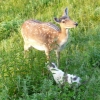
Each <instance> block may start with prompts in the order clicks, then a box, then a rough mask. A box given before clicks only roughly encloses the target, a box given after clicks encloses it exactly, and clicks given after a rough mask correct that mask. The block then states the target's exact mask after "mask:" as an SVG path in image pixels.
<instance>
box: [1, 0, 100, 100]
mask: <svg viewBox="0 0 100 100" xmlns="http://www.w3.org/2000/svg"><path fill="white" fill-rule="evenodd" d="M66 7H68V9H69V16H70V17H71V19H73V20H75V21H77V22H78V23H79V25H78V27H77V28H75V29H71V30H70V35H69V40H68V43H67V46H66V48H65V49H64V50H63V51H62V52H61V59H60V64H61V66H60V69H62V70H64V71H65V72H67V71H68V73H70V74H76V75H78V76H80V77H81V78H82V81H87V83H86V84H82V85H81V86H79V87H77V86H75V85H74V84H73V85H72V86H69V85H68V84H66V85H65V86H64V87H59V86H58V85H57V84H56V83H55V82H54V80H53V77H52V75H51V73H50V72H49V71H48V70H47V68H46V65H45V62H46V57H45V54H44V52H41V51H38V50H35V49H31V50H30V51H29V52H28V55H29V56H28V57H27V58H24V53H23V39H22V37H21V32H20V28H21V25H22V23H23V22H24V21H25V20H27V19H37V20H41V21H45V22H52V23H55V22H54V20H53V18H54V17H61V15H62V14H63V11H64V9H65V8H66ZM55 24H56V23H55ZM51 56H52V61H54V62H55V61H56V58H55V54H54V52H52V54H51ZM0 100H100V0H97V1H95V0H86V1H85V0H9V1H8V0H0Z"/></svg>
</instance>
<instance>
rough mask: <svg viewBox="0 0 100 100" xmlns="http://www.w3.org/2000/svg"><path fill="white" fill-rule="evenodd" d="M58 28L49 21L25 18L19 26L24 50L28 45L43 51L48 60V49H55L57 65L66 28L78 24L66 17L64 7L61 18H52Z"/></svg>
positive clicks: (64, 39)
mask: <svg viewBox="0 0 100 100" xmlns="http://www.w3.org/2000/svg"><path fill="white" fill-rule="evenodd" d="M54 20H55V21H56V22H57V23H58V24H59V25H60V28H59V27H58V26H56V25H55V24H52V23H49V22H41V21H38V20H27V21H25V22H24V23H23V25H22V27H21V34H22V37H23V39H24V51H27V50H28V49H29V48H30V47H34V48H35V49H37V50H41V51H45V54H46V56H47V61H50V51H51V50H55V52H56V57H57V66H59V59H60V51H61V50H62V49H63V48H64V46H65V44H66V42H67V39H68V29H69V28H74V27H76V26H77V25H78V24H77V23H76V22H74V21H72V20H71V19H70V18H69V17H68V9H67V8H66V9H65V11H64V14H63V16H62V17H61V18H54Z"/></svg>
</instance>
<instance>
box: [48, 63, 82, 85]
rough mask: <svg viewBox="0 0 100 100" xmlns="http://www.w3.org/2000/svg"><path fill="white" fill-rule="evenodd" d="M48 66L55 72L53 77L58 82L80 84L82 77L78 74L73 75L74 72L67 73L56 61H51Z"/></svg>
mask: <svg viewBox="0 0 100 100" xmlns="http://www.w3.org/2000/svg"><path fill="white" fill-rule="evenodd" d="M47 67H48V69H49V70H50V71H51V73H52V74H53V78H54V80H55V81H56V83H57V84H61V85H63V84H64V83H65V82H68V83H69V84H72V83H75V82H76V83H77V84H80V80H81V78H80V77H77V76H76V75H72V74H65V73H64V72H63V71H62V70H60V69H58V67H57V66H56V65H55V63H51V64H50V65H48V66H47Z"/></svg>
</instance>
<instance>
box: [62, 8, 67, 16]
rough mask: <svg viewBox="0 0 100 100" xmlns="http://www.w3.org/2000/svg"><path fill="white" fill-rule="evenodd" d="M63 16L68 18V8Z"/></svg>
mask: <svg viewBox="0 0 100 100" xmlns="http://www.w3.org/2000/svg"><path fill="white" fill-rule="evenodd" d="M63 16H68V8H66V9H65V11H64V14H63Z"/></svg>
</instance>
